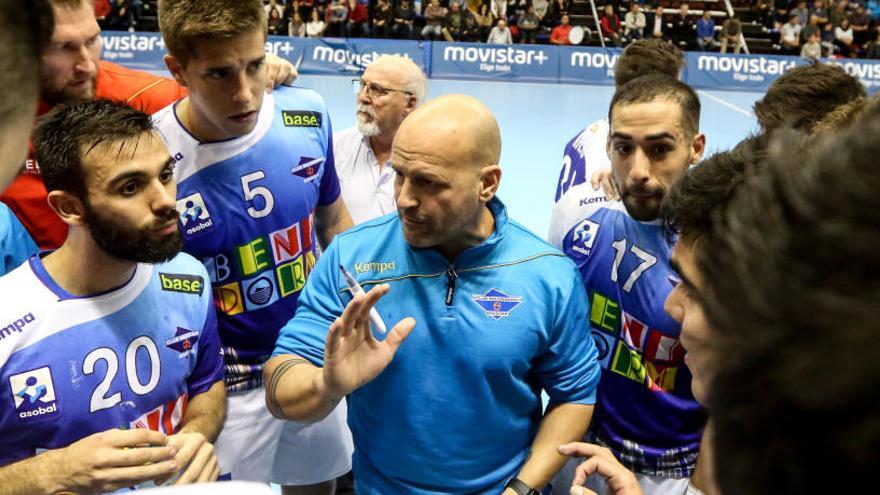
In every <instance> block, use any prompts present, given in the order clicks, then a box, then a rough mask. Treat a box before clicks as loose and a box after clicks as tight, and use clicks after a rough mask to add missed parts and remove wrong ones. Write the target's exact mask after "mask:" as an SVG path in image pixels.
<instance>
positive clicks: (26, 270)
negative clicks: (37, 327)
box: [0, 260, 57, 336]
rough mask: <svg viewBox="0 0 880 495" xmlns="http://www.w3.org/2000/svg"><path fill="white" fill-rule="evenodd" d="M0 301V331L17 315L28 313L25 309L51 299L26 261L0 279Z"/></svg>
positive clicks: (0, 333) (0, 334) (0, 332)
mask: <svg viewBox="0 0 880 495" xmlns="http://www.w3.org/2000/svg"><path fill="white" fill-rule="evenodd" d="M0 299H2V300H3V304H0V329H2V327H5V326H7V325H8V324H9V320H10V319H11V318H13V317H15V318H18V317H19V316H20V315H19V313H22V312H25V313H26V312H28V311H29V310H27V311H26V309H27V308H31V307H33V306H35V305H41V304H43V303H45V302H47V301H50V300H52V299H53V298H52V297H51V293H50V292H49V290H48V289H47V288H46V287H45V286H44V285H43V284H42V283H41V282H40V280H39V278H38V277H37V275H36V274H35V273H34V270H33V268H32V267H31V263H30V260H28V261H25V262H24V263H22V264H21V265H19V266H18V267H17V268H15V269H14V270H12V271H11V272H9V273H7V274H6V275H3V276H2V277H0ZM55 299H57V298H55ZM17 315H18V316H17ZM0 336H2V330H0Z"/></svg>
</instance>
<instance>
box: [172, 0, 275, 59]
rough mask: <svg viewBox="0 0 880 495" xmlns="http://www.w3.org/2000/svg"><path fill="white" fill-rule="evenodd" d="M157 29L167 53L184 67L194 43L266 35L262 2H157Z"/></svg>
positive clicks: (173, 0) (252, 0)
mask: <svg viewBox="0 0 880 495" xmlns="http://www.w3.org/2000/svg"><path fill="white" fill-rule="evenodd" d="M159 29H160V30H161V31H162V39H163V40H164V41H165V47H166V49H167V50H168V53H169V54H171V55H172V56H174V57H175V58H177V59H178V60H179V61H180V62H181V63H182V64H184V65H186V63H187V62H189V60H190V59H192V58H193V57H195V56H196V55H197V54H196V53H195V47H196V43H197V42H198V41H202V40H226V39H230V38H234V37H236V36H240V35H242V34H249V33H253V32H255V31H258V30H259V31H260V32H262V33H263V36H264V37H265V36H266V35H267V32H268V24H267V22H266V10H265V9H264V8H263V2H262V1H261V0H210V1H206V0H159Z"/></svg>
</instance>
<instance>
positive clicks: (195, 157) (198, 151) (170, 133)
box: [152, 94, 275, 183]
mask: <svg viewBox="0 0 880 495" xmlns="http://www.w3.org/2000/svg"><path fill="white" fill-rule="evenodd" d="M176 104H177V103H172V104H171V105H168V106H167V107H165V108H163V109H162V110H159V111H158V112H156V113H154V114H153V117H152V119H153V124H155V125H156V127H157V128H158V129H159V133H160V134H161V135H162V140H163V141H165V146H167V147H168V151H169V152H170V153H171V154H172V155H173V158H174V159H175V161H176V162H177V166H176V167H175V168H174V180H175V181H176V182H178V183H180V182H182V181H184V180H186V179H187V178H189V177H190V176H191V175H193V174H195V173H196V172H198V171H199V170H202V169H203V168H205V167H210V166H211V165H214V164H216V163H220V162H223V161H225V160H228V159H229V158H232V157H233V156H236V155H239V154H241V153H243V152H245V151H247V150H249V149H250V148H252V147H253V146H254V145H255V144H257V143H258V142H259V141H260V140H261V139H263V136H265V135H266V133H267V132H269V129H270V128H271V127H272V120H273V117H274V115H275V98H274V97H273V96H272V95H271V94H266V95H263V106H261V107H260V114H259V115H258V116H257V125H256V126H255V127H254V129H253V130H252V131H251V132H249V133H247V134H245V135H244V136H241V137H237V138H235V139H229V140H227V141H219V142H216V143H204V144H203V143H199V141H198V140H196V139H195V138H194V137H193V136H192V135H191V134H190V133H189V131H188V130H186V128H184V127H183V126H182V125H181V124H180V121H179V120H178V119H177V116H176V115H175V114H174V106H175V105H176Z"/></svg>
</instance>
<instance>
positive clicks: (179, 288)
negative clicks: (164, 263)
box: [159, 273, 205, 295]
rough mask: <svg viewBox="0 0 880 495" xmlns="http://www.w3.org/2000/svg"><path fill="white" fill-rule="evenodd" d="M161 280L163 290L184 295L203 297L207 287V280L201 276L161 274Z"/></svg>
mask: <svg viewBox="0 0 880 495" xmlns="http://www.w3.org/2000/svg"><path fill="white" fill-rule="evenodd" d="M159 280H160V281H161V282H162V290H167V291H171V292H183V293H184V294H198V295H202V289H204V287H205V279H204V278H202V277H201V276H199V275H184V274H177V273H159Z"/></svg>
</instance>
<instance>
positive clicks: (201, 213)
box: [177, 193, 214, 235]
mask: <svg viewBox="0 0 880 495" xmlns="http://www.w3.org/2000/svg"><path fill="white" fill-rule="evenodd" d="M177 212H178V213H179V214H180V224H181V226H182V227H183V231H184V232H186V234H187V235H194V234H197V233H199V232H202V233H206V232H208V231H211V230H214V220H212V219H211V213H209V212H208V207H207V206H206V205H205V200H204V199H203V198H202V195H201V194H200V193H193V194H190V195H189V196H186V197H184V198H180V199H178V200H177Z"/></svg>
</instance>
